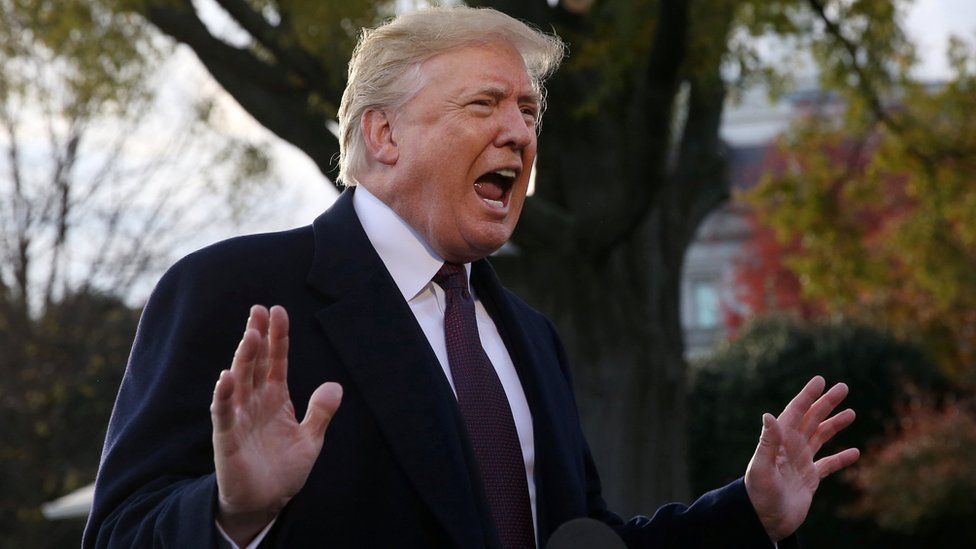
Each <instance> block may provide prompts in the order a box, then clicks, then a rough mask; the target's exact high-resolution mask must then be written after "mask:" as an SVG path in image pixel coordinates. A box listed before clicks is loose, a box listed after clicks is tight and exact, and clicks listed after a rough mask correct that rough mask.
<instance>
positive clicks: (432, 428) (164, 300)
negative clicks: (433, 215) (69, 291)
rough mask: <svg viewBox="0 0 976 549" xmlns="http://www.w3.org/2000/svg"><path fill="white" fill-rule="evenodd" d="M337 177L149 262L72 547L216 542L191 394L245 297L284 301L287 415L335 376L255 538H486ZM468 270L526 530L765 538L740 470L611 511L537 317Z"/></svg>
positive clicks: (408, 321) (400, 310)
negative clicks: (517, 398)
mask: <svg viewBox="0 0 976 549" xmlns="http://www.w3.org/2000/svg"><path fill="white" fill-rule="evenodd" d="M352 192H353V191H352V190H349V191H346V192H345V193H343V195H342V196H340V198H339V199H338V201H337V202H336V204H335V205H334V206H333V207H332V208H331V209H330V210H329V211H327V212H326V213H324V214H322V215H321V216H320V217H319V218H318V219H316V220H315V222H314V224H313V225H312V226H311V227H305V228H301V229H296V230H292V231H288V232H282V233H275V234H266V235H257V236H249V237H242V238H236V239H232V240H229V241H226V242H222V243H220V244H217V245H214V246H211V247H209V248H205V249H203V250H201V251H198V252H196V253H194V254H191V255H189V256H187V257H186V258H184V259H182V260H181V261H179V262H178V263H177V264H176V265H174V266H173V267H172V268H171V269H170V270H169V271H168V272H167V273H166V274H165V275H164V276H163V278H162V279H161V281H160V282H159V285H158V286H157V287H156V289H155V290H154V292H153V294H152V296H151V297H150V299H149V302H148V303H147V305H146V308H145V311H144V312H143V316H142V320H141V322H140V324H139V329H138V332H137V334H136V339H135V342H134V344H133V348H132V354H131V357H130V360H129V364H128V367H127V369H126V373H125V377H124V379H123V381H122V386H121V389H120V391H119V396H118V401H117V402H116V405H115V410H114V412H113V414H112V419H111V422H110V424H109V430H108V436H107V439H106V442H105V449H104V452H103V456H102V463H101V468H100V470H99V474H98V480H97V482H96V490H95V502H94V506H93V508H92V511H91V515H90V517H89V522H88V526H87V529H86V532H85V537H84V541H83V546H84V547H93V546H98V547H105V546H111V547H150V546H159V547H179V548H186V547H212V546H214V545H215V543H216V540H217V536H218V534H217V533H216V531H215V528H214V511H215V501H216V499H215V498H216V481H215V476H214V472H213V471H214V466H213V450H212V446H211V424H210V417H209V413H208V407H209V404H210V401H211V397H212V391H213V387H214V383H215V382H216V379H217V375H218V373H219V372H220V370H221V369H223V368H227V367H229V365H230V363H231V358H232V356H233V353H234V350H235V348H236V346H237V343H238V341H239V340H240V337H241V333H242V332H243V328H244V323H245V319H246V318H247V316H248V310H249V307H250V306H251V305H252V304H254V303H261V304H265V305H268V306H270V305H273V304H280V305H283V306H284V307H285V308H286V309H287V310H288V312H289V317H290V321H291V322H290V326H291V332H290V336H291V337H290V341H291V347H290V351H289V373H288V385H289V389H290V391H291V397H292V400H293V402H294V404H295V408H296V412H297V415H298V417H299V418H301V417H303V416H304V413H305V405H306V403H307V402H308V399H309V397H310V396H311V393H312V391H313V390H314V389H315V388H316V387H318V386H319V384H321V383H323V382H325V381H330V380H331V381H337V382H339V383H341V384H342V386H343V388H344V396H343V401H342V405H341V406H340V408H339V410H338V412H337V413H336V415H335V417H334V418H333V420H332V423H331V424H330V426H329V429H328V432H327V433H326V436H325V444H324V447H323V449H322V453H321V455H320V457H319V459H318V461H317V462H316V464H315V467H314V468H313V470H312V472H311V475H310V476H309V478H308V481H307V482H306V484H305V486H304V488H303V489H302V490H301V491H300V492H299V494H298V495H296V496H295V498H294V499H293V500H292V501H291V502H290V503H289V504H288V505H287V506H286V508H285V510H284V511H283V512H282V514H281V515H280V516H279V518H278V520H277V522H276V523H275V525H274V527H273V529H272V531H271V532H270V533H269V535H268V537H267V538H266V540H265V542H264V544H263V546H276V547H279V546H280V547H309V546H327V547H339V548H343V547H356V548H359V547H397V548H412V547H417V548H428V547H463V548H473V547H497V546H498V541H497V535H496V533H495V532H494V527H493V526H492V524H491V520H490V518H489V517H490V515H489V513H488V511H487V508H486V504H485V501H484V497H483V494H482V493H481V489H480V482H479V481H478V477H477V473H476V471H474V470H472V468H471V467H470V466H469V465H470V464H471V463H472V462H473V460H472V459H470V448H469V444H468V442H467V439H466V433H465V428H464V425H463V422H462V420H461V419H460V416H459V414H458V411H457V408H456V401H455V399H454V397H453V394H452V392H451V389H450V386H449V385H448V383H447V380H446V379H445V377H444V375H443V373H442V371H441V369H440V367H439V366H438V363H437V359H436V357H435V355H434V353H433V351H432V350H431V349H430V346H429V345H428V343H427V340H426V338H425V337H424V334H423V332H422V331H421V329H420V327H419V326H418V324H417V322H416V320H415V318H414V317H413V314H412V313H411V311H410V309H409V307H408V305H407V304H406V302H405V301H404V300H403V298H402V296H401V295H400V294H399V292H398V290H397V288H396V286H395V285H394V282H393V279H392V278H391V277H390V275H389V273H388V272H387V271H386V269H385V268H384V266H383V263H382V262H381V260H380V259H379V257H378V256H377V255H376V252H375V251H374V250H373V248H372V246H371V245H370V243H369V241H368V239H367V237H366V235H365V233H364V232H363V230H362V226H361V225H360V223H359V220H358V218H357V217H356V214H355V211H354V209H353V207H352ZM472 281H473V282H472V283H473V284H474V285H475V290H476V292H477V294H478V295H479V297H480V298H481V299H482V300H483V302H484V304H485V307H486V309H487V310H488V311H489V314H491V316H492V318H493V319H494V321H495V323H496V324H497V326H498V328H499V332H500V333H501V335H502V338H503V340H504V342H505V345H506V346H507V348H508V350H509V353H510V354H511V356H512V359H513V362H514V363H515V367H516V369H517V371H518V374H519V376H520V379H521V381H522V385H523V387H524V389H525V394H526V398H527V399H528V403H529V406H530V409H531V411H532V420H533V425H534V429H535V451H536V468H535V480H536V486H537V494H538V498H537V501H538V516H537V520H538V525H539V537H540V541H541V543H542V544H544V543H545V541H546V540H547V539H548V537H549V536H550V535H551V533H552V532H553V530H555V529H556V528H557V527H558V526H559V525H560V524H562V523H563V522H565V521H568V520H570V519H572V518H575V517H582V516H590V517H593V518H597V519H599V520H602V521H604V522H606V523H608V524H610V525H611V526H613V527H614V528H615V529H616V530H617V531H618V532H619V533H620V534H621V536H622V537H624V539H625V540H626V541H627V542H628V544H630V545H631V546H635V547H682V548H687V547H768V546H771V544H770V543H769V541H768V539H767V538H766V535H765V533H764V532H763V530H762V527H761V525H760V523H759V521H758V518H757V517H756V515H755V512H754V511H753V509H752V506H751V505H750V504H749V501H748V498H747V496H746V493H745V489H744V488H743V485H742V482H741V480H740V481H738V482H735V483H733V484H731V485H729V486H727V487H725V488H722V489H720V490H717V491H714V492H710V493H709V494H706V495H705V496H703V497H702V498H701V499H699V500H698V501H697V502H696V503H695V504H694V505H693V506H691V507H690V508H686V507H683V506H680V505H669V506H665V507H663V508H661V509H660V510H658V512H657V513H656V514H655V516H654V517H653V518H652V519H647V518H643V517H640V518H637V519H634V520H632V521H630V522H628V523H626V524H625V523H624V521H622V520H621V519H620V518H619V517H617V516H616V515H614V514H612V513H610V512H609V511H608V510H607V509H606V505H605V504H604V501H603V499H602V497H601V495H600V482H599V479H598V477H597V472H596V469H595V467H594V464H593V461H592V459H591V458H590V453H589V449H588V448H587V445H586V441H585V440H584V438H583V434H582V432H581V430H580V424H579V419H578V416H577V411H576V404H575V401H574V397H573V392H572V389H571V384H570V379H569V368H568V366H567V361H566V357H565V355H564V352H563V349H562V346H561V344H560V342H559V339H558V337H557V336H556V333H555V331H554V330H553V327H552V325H551V323H550V322H549V321H548V320H547V319H546V318H545V317H543V316H542V315H541V314H539V313H538V312H536V311H535V310H533V309H532V308H530V307H529V306H528V305H526V304H525V303H524V302H522V301H521V300H520V299H519V298H517V297H516V296H515V295H514V294H512V293H510V292H508V291H507V290H505V289H504V288H503V287H502V286H501V285H500V284H499V282H498V280H497V278H496V277H495V274H494V272H493V270H492V268H491V266H490V265H489V264H488V262H487V261H484V260H482V261H479V262H477V263H475V264H474V266H473V274H472ZM608 428H609V427H608Z"/></svg>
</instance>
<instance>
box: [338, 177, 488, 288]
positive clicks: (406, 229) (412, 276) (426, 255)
mask: <svg viewBox="0 0 976 549" xmlns="http://www.w3.org/2000/svg"><path fill="white" fill-rule="evenodd" d="M352 205H353V208H354V209H355V210H356V215H357V216H358V217H359V222H360V223H361V224H362V225H363V230H364V231H365V232H366V237H367V238H369V242H370V243H371V244H372V245H373V248H374V249H375V250H376V253H377V255H379V256H380V259H381V260H382V261H383V265H385V266H386V270H387V271H389V272H390V275H391V276H392V277H393V282H394V283H396V285H397V288H399V290H400V293H401V294H403V299H405V300H406V301H410V300H411V299H413V298H414V297H416V296H417V294H419V293H420V292H421V290H423V289H424V288H426V287H427V285H428V284H429V283H430V281H431V279H433V278H434V275H435V274H437V271H438V270H440V268H441V265H443V264H444V259H443V258H442V257H440V256H439V255H438V254H437V252H435V251H434V250H433V249H432V248H431V247H430V245H429V244H427V241H426V240H425V239H424V238H423V237H422V236H421V235H420V233H418V232H417V231H415V230H414V228H413V227H411V226H410V225H408V224H407V222H406V221H404V220H403V218H401V217H400V216H399V215H397V213H396V212H394V211H393V210H392V209H390V207H389V206H387V205H386V204H385V203H383V201H381V200H380V199H379V198H376V196H374V195H373V194H372V193H371V192H369V191H368V190H366V187H364V186H362V185H357V186H356V192H354V193H353V195H352ZM464 267H465V270H466V271H467V276H468V280H469V281H470V278H471V264H470V263H466V264H465V265H464Z"/></svg>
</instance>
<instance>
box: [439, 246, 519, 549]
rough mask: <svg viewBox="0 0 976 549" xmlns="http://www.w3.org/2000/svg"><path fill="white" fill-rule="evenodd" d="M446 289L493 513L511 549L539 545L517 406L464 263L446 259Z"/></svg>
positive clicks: (452, 343)
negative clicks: (495, 362) (488, 344)
mask: <svg viewBox="0 0 976 549" xmlns="http://www.w3.org/2000/svg"><path fill="white" fill-rule="evenodd" d="M434 282H435V283H437V284H438V285H439V286H440V287H441V288H443V289H444V293H445V295H446V296H447V299H446V301H447V304H446V307H445V310H444V336H445V339H446V343H447V360H448V363H449V364H450V367H451V377H453V378H454V390H455V392H456V393H457V399H458V408H460V410H461V416H462V417H463V418H464V423H465V425H466V426H467V428H468V436H469V438H470V440H471V446H472V448H473V449H474V455H475V459H476V460H477V461H478V469H479V470H480V471H481V478H482V481H483V482H484V488H485V495H486V496H487V498H488V506H489V507H490V508H491V516H492V518H493V519H494V521H495V527H496V528H497V529H498V535H499V538H500V539H501V542H502V546H503V547H505V548H506V549H523V548H534V547H535V534H534V531H533V527H532V506H531V504H530V503H529V488H528V483H527V481H526V478H525V462H524V461H523V459H522V447H521V445H520V444H519V438H518V431H516V430H515V420H514V419H513V417H512V409H511V408H510V407H509V405H508V398H506V396H505V390H504V388H502V383H501V381H499V379H498V374H496V373H495V368H494V367H493V366H492V365H491V361H490V360H489V359H488V355H487V354H485V350H484V348H483V347H482V346H481V338H479V337H478V323H477V319H476V318H475V313H474V300H473V299H472V297H471V293H470V292H469V291H468V279H467V274H466V273H465V269H464V266H463V265H458V264H455V263H445V264H444V266H443V267H441V269H440V270H439V271H437V274H436V275H435V276H434Z"/></svg>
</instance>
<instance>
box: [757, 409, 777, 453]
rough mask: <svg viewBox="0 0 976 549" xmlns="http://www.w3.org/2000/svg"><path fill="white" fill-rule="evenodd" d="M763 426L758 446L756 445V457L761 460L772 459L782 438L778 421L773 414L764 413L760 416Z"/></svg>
mask: <svg viewBox="0 0 976 549" xmlns="http://www.w3.org/2000/svg"><path fill="white" fill-rule="evenodd" d="M762 422H763V428H762V433H761V434H760V435H759V446H758V447H756V457H757V458H760V459H762V460H768V461H774V460H775V459H776V451H777V450H778V449H779V445H780V442H781V441H782V440H783V438H782V433H781V432H780V426H779V421H778V420H777V419H776V417H775V416H773V414H770V413H765V414H763V417H762Z"/></svg>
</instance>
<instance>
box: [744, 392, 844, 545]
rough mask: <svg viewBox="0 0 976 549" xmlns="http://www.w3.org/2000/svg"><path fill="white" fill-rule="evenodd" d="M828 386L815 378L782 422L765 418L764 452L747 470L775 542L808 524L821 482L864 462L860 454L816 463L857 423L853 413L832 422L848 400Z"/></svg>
mask: <svg viewBox="0 0 976 549" xmlns="http://www.w3.org/2000/svg"><path fill="white" fill-rule="evenodd" d="M825 385H826V382H825V381H824V378H822V377H820V376H816V377H814V378H813V379H811V380H810V381H809V382H808V383H807V384H806V386H805V387H804V388H803V390H801V391H800V392H799V394H797V395H796V396H795V397H794V398H793V400H791V401H790V403H789V404H788V405H787V406H786V408H785V409H784V410H783V413H782V414H780V415H779V417H778V418H775V417H773V415H772V414H764V415H763V429H762V434H761V435H760V437H759V446H758V447H757V448H756V453H755V454H753V456H752V460H750V461H749V467H748V468H747V469H746V477H745V483H746V492H747V493H748V494H749V499H750V500H751V501H752V505H753V507H755V509H756V513H757V514H758V515H759V520H760V521H761V522H762V525H763V527H764V528H765V529H766V533H767V534H769V537H770V539H772V540H773V541H779V540H781V539H783V538H785V537H786V536H788V535H790V534H792V533H793V532H794V531H796V529H797V528H799V527H800V524H802V523H803V520H804V519H806V516H807V512H808V511H809V510H810V502H811V501H812V500H813V494H814V493H815V492H816V491H817V487H818V486H819V485H820V480H821V479H823V478H824V477H826V476H828V475H831V474H833V473H835V472H837V471H839V470H841V469H843V468H844V467H847V466H848V465H851V464H852V463H854V462H855V461H857V458H858V457H859V456H860V452H859V451H858V450H857V448H848V449H846V450H844V451H842V452H838V453H836V454H833V455H830V456H827V457H824V458H821V459H818V460H817V461H814V456H816V454H817V452H819V451H820V447H821V446H823V445H824V443H825V442H827V441H828V440H830V439H831V438H832V437H833V436H834V435H836V434H837V433H838V432H840V431H841V430H842V429H844V428H845V427H847V426H848V425H850V424H851V422H853V421H854V410H851V409H850V408H848V409H846V410H844V411H843V412H840V413H838V414H836V415H834V416H833V417H831V418H830V419H827V416H828V415H830V413H831V412H832V411H833V409H834V408H836V407H837V405H838V404H840V403H841V401H842V400H844V397H846V396H847V385H845V384H843V383H838V384H837V385H834V386H833V387H831V388H830V390H829V391H827V392H826V393H824V388H825Z"/></svg>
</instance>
